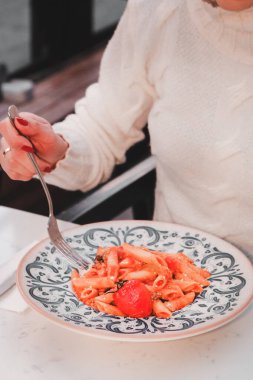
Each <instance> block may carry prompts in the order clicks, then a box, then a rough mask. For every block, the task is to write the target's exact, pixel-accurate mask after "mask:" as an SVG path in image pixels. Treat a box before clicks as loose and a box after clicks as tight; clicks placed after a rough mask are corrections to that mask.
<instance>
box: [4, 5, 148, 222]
mask: <svg viewBox="0 0 253 380" xmlns="http://www.w3.org/2000/svg"><path fill="white" fill-rule="evenodd" d="M126 3H127V0H0V89H1V91H0V120H1V119H3V118H5V117H6V115H7V110H8V106H9V105H10V104H16V105H17V106H18V108H19V111H29V112H32V113H35V114H37V115H39V116H42V117H44V118H45V119H47V120H48V121H49V122H50V123H51V124H54V123H55V122H58V121H61V120H63V119H64V118H65V117H66V115H68V114H69V113H71V112H73V110H74V105H75V102H76V101H77V100H78V99H80V98H81V97H82V96H84V94H85V90H86V88H87V87H88V86H89V85H90V84H92V83H94V82H95V81H96V80H97V79H98V75H99V67H100V62H101V58H102V56H103V52H104V49H105V47H106V45H107V43H108V40H109V39H110V38H111V36H112V34H113V32H114V30H115V28H116V26H117V24H118V21H119V19H120V17H121V15H122V13H123V11H124V9H125V6H126ZM27 82H29V83H27ZM27 85H28V90H27V87H24V86H27ZM30 85H31V88H29V86H30ZM25 88H26V90H25ZM1 96H2V97H1ZM145 136H146V138H145V140H143V141H142V142H140V143H138V144H136V145H135V146H134V147H132V148H130V149H129V151H128V152H127V158H126V162H125V163H124V164H122V165H118V166H117V167H116V168H115V170H114V172H113V174H112V178H111V180H112V181H113V179H116V180H117V181H116V182H110V183H109V184H105V185H101V186H98V187H97V188H96V189H93V190H91V191H90V192H87V193H86V194H84V193H82V192H80V191H66V190H64V189H60V188H58V187H55V186H49V188H50V192H51V195H52V198H53V202H54V208H55V212H56V213H57V214H58V216H59V217H60V218H61V219H65V220H71V221H77V222H79V223H87V222H94V221H99V220H109V219H111V218H115V217H117V215H120V217H121V218H122V213H123V215H126V217H127V218H131V217H132V216H133V217H134V218H136V219H151V218H152V213H153V202H154V196H153V189H154V184H155V173H154V168H153V164H152V162H151V163H149V162H148V164H146V163H145V162H144V163H143V164H141V166H138V164H139V163H141V162H142V161H143V160H144V159H145V158H147V157H148V156H149V155H150V148H149V135H148V132H147V128H146V129H145ZM0 137H1V136H0ZM136 165H137V167H136V168H135V166H136ZM142 165H144V166H142ZM132 168H133V170H132V171H131V170H130V169H132ZM129 170H130V171H129ZM122 175H123V177H122ZM106 186H107V187H106ZM107 191H108V196H105V194H107ZM90 197H91V198H90ZM101 199H104V201H102V200H101ZM80 202H81V203H80ZM82 202H84V204H83V203H82ZM91 204H93V207H92V208H91V207H90V205H91ZM0 205H2V206H7V207H11V208H16V209H21V210H25V211H30V212H33V213H38V214H42V215H47V214H48V207H47V202H46V199H45V195H44V193H43V190H42V188H41V185H40V183H39V181H38V180H36V179H33V180H31V181H29V182H22V181H12V180H11V179H10V178H9V177H8V176H7V175H6V174H5V172H4V171H3V170H1V168H0ZM80 209H81V210H82V215H81V216H78V215H79V210H80ZM73 210H74V211H73ZM129 210H130V211H129ZM124 213H125V214H124Z"/></svg>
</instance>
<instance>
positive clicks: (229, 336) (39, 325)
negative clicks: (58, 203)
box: [0, 206, 253, 380]
mask: <svg viewBox="0 0 253 380" xmlns="http://www.w3.org/2000/svg"><path fill="white" fill-rule="evenodd" d="M0 223H1V224H0V225H1V230H0V238H1V242H2V241H4V242H5V249H6V248H7V249H8V244H9V249H10V251H12V252H13V251H14V250H15V249H21V248H23V247H24V246H25V245H28V244H30V243H31V242H32V241H33V240H34V239H41V238H43V237H45V236H46V223H47V218H44V217H41V216H38V215H33V214H29V213H24V212H21V211H16V210H12V209H8V208H5V207H1V206H0ZM21 226H22V227H23V228H21ZM61 226H62V228H68V227H70V226H71V224H68V223H62V225H61ZM72 226H73V225H72ZM4 255H5V256H6V257H7V255H10V253H7V252H6V251H5V252H3V251H2V252H1V256H2V258H3V256H4ZM252 351H253V304H251V305H250V306H249V307H248V309H247V310H246V311H245V312H244V313H242V314H241V315H240V316H239V317H238V318H236V319H235V320H234V321H232V322H230V323H229V324H227V325H225V326H223V327H221V328H219V329H217V330H214V331H212V332H209V333H206V334H203V335H199V336H196V337H193V338H188V339H182V340H177V341H170V342H162V343H129V342H128V343H125V342H113V341H109V340H102V339H99V338H92V337H86V336H84V335H79V334H77V333H75V332H71V331H68V330H65V329H63V328H62V327H59V326H57V325H56V324H53V323H51V322H50V321H48V320H46V319H44V318H43V317H42V316H41V315H39V314H38V313H36V312H35V311H33V310H31V309H28V310H26V311H25V312H23V313H15V312H9V311H6V310H0V374H1V375H0V376H1V378H2V379H6V380H17V379H18V380H30V379H31V380H41V379H43V380H44V379H49V380H65V379H66V380H67V379H68V380H71V379H74V380H95V379H96V380H97V379H110V380H126V379H127V380H129V379H133V380H135V379H136V380H139V379H141V380H142V379H143V380H144V379H145V380H154V379H155V380H165V379H166V380H170V379H175V380H192V379H194V380H203V379H204V380H233V379H236V380H238V379H239V380H250V379H252V378H253V356H252Z"/></svg>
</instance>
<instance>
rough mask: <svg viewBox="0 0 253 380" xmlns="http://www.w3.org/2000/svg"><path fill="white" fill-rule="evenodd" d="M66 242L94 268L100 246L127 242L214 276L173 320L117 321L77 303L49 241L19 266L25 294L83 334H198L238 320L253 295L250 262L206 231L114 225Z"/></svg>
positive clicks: (85, 229) (78, 233) (67, 270)
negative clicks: (179, 257)
mask: <svg viewBox="0 0 253 380" xmlns="http://www.w3.org/2000/svg"><path fill="white" fill-rule="evenodd" d="M65 238H66V239H67V241H68V242H69V243H70V244H71V246H72V247H73V248H75V249H77V250H78V251H79V252H80V254H81V255H84V256H85V257H86V259H88V260H89V261H90V263H92V262H93V260H94V257H95V254H96V250H97V247H98V246H111V245H114V246H117V245H121V244H122V243H123V242H127V243H129V244H133V245H143V246H146V247H148V248H150V249H153V250H160V251H163V252H174V253H176V252H182V251H183V252H184V253H186V254H187V255H188V256H189V257H191V258H192V259H193V260H194V262H195V264H196V265H198V266H203V267H205V268H207V269H208V270H209V271H210V272H211V274H212V275H211V279H210V280H211V285H210V286H209V287H207V288H205V289H204V291H203V292H202V294H200V295H199V296H198V297H197V298H196V299H195V301H194V302H193V304H191V305H189V306H187V307H185V308H184V309H182V310H179V311H177V312H175V313H173V316H172V317H171V318H170V319H159V318H156V317H149V318H140V319H134V318H122V317H116V316H112V315H108V314H105V313H101V312H98V311H95V310H93V309H91V308H90V307H88V306H86V305H84V304H83V303H81V302H80V301H79V300H78V299H77V298H76V296H75V294H74V293H73V291H72V287H71V282H70V277H71V271H72V269H73V268H72V267H71V266H70V265H69V264H68V263H67V262H66V261H65V259H64V258H63V257H62V256H61V255H60V254H59V253H58V252H57V251H56V250H55V248H54V247H53V246H52V244H51V243H49V241H46V242H45V244H44V243H43V242H42V244H41V245H42V246H40V247H38V249H36V247H35V249H34V250H32V251H31V252H29V253H28V254H27V256H26V258H25V259H24V260H23V262H22V263H21V265H20V267H19V276H18V279H19V281H18V285H19V288H20V290H21V293H22V294H23V296H24V298H25V299H26V300H28V301H29V303H30V304H31V306H34V307H35V309H36V310H38V311H40V312H42V313H43V314H44V315H46V316H48V317H51V318H53V320H54V321H56V322H57V321H61V322H63V325H64V326H65V327H70V328H71V327H72V328H73V327H74V329H75V330H77V331H80V332H83V333H88V334H90V335H95V336H103V337H107V338H111V339H118V338H119V339H123V340H128V338H130V339H131V340H169V339H177V338H182V337H186V336H190V335H196V334H199V333H201V332H205V331H209V330H211V329H213V328H215V327H219V326H220V325H222V324H224V323H226V322H227V321H229V320H230V319H232V318H234V316H235V315H237V314H238V313H239V312H241V311H242V310H243V309H244V308H245V307H246V306H247V304H248V303H249V302H250V298H251V296H252V267H251V264H250V263H249V262H248V260H247V259H246V258H245V257H244V255H243V254H242V253H240V251H238V250H237V249H235V248H234V247H233V246H231V245H230V244H228V243H225V242H224V241H222V240H221V239H218V238H216V237H213V236H211V235H209V234H206V233H204V232H201V231H196V230H194V229H191V228H187V227H183V226H177V225H173V224H166V223H158V222H138V221H114V222H104V223H99V224H94V225H88V226H82V227H78V228H77V229H75V230H71V231H70V232H66V233H65ZM242 293H243V296H242ZM61 324H62V323H61ZM203 327H204V328H203Z"/></svg>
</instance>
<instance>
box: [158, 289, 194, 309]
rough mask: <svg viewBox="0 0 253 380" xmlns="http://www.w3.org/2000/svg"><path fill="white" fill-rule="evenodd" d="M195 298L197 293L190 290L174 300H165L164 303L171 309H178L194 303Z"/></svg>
mask: <svg viewBox="0 0 253 380" xmlns="http://www.w3.org/2000/svg"><path fill="white" fill-rule="evenodd" d="M194 298H195V293H194V292H190V293H187V294H186V295H184V296H182V297H179V298H176V299H174V300H173V301H168V302H165V303H164V304H165V306H166V307H167V308H168V309H169V310H171V311H176V310H180V309H182V308H183V307H185V306H187V305H189V304H190V303H192V301H193V300H194Z"/></svg>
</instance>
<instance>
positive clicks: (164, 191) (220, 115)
mask: <svg viewBox="0 0 253 380" xmlns="http://www.w3.org/2000/svg"><path fill="white" fill-rule="evenodd" d="M146 122H148V126H149V132H150V136H151V149H152V154H153V155H154V157H155V158H156V162H157V186H156V205H155V214H154V219H156V220H161V221H168V222H174V223H179V224H183V225H188V226H192V227H196V228H199V229H202V230H205V231H209V232H211V233H213V234H215V235H218V236H221V237H223V238H224V239H226V240H228V241H230V242H232V243H234V244H235V245H237V246H239V247H240V248H242V249H244V250H245V251H248V252H250V251H252V252H253V9H252V8H251V9H249V10H246V11H243V12H236V13H233V12H228V11H224V10H221V9H219V8H212V7H211V6H210V5H209V4H206V3H204V2H202V1H201V0H188V1H186V0H170V1H168V0H129V1H128V5H127V8H126V11H125V13H124V15H123V17H122V19H121V21H120V23H119V26H118V28H117V31H116V33H115V34H114V36H113V38H112V39H111V41H110V42H109V45H108V47H107V49H106V52H105V55H104V57H103V60H102V64H101V71H100V78H99V82H98V83H96V84H94V85H92V86H90V87H89V88H88V90H87V92H86V95H85V97H83V98H82V99H81V100H79V101H78V102H77V104H76V107H75V114H73V115H69V116H68V117H67V118H66V120H64V121H63V122H61V123H58V124H56V125H55V126H54V128H55V130H56V131H57V132H59V133H61V134H62V135H63V136H64V137H65V139H66V140H67V141H68V142H69V144H70V148H69V150H68V152H67V155H66V158H65V159H64V160H62V161H61V162H59V163H58V165H57V168H56V170H55V171H53V173H51V174H50V175H48V176H47V181H48V182H50V183H52V184H55V185H58V186H61V187H64V188H67V189H73V190H74V189H81V190H83V191H86V190H88V189H90V188H92V187H94V186H95V185H97V184H98V183H99V182H101V181H104V180H106V179H107V178H108V177H109V176H110V174H111V171H112V169H113V167H114V165H115V164H117V163H120V162H123V160H124V156H125V152H126V150H127V149H128V148H129V147H130V146H131V145H132V144H134V143H136V142H137V141H139V140H141V139H142V138H143V132H142V128H143V126H144V125H145V124H146Z"/></svg>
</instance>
